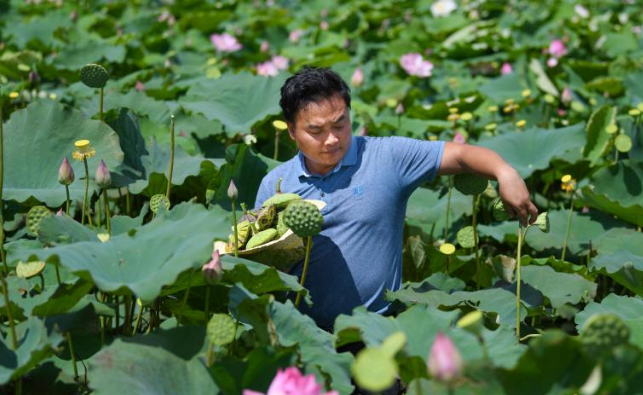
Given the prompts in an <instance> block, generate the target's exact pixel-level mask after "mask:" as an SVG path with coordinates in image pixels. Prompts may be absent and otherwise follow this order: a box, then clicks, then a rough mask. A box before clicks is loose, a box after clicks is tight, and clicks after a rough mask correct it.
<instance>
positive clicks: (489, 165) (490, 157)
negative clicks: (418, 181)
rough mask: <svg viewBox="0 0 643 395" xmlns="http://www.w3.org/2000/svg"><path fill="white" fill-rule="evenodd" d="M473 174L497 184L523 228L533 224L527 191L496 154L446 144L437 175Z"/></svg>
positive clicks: (515, 174) (510, 210)
mask: <svg viewBox="0 0 643 395" xmlns="http://www.w3.org/2000/svg"><path fill="white" fill-rule="evenodd" d="M459 173H474V174H477V175H479V176H482V177H485V178H490V179H495V180H497V181H498V187H499V193H500V198H501V199H502V201H503V203H504V204H505V209H506V210H507V212H508V213H509V215H510V216H511V217H512V218H513V217H515V216H516V215H517V216H518V217H519V218H520V221H521V222H522V224H523V226H527V223H530V224H533V223H534V221H536V217H537V216H538V209H537V208H536V206H535V205H534V204H533V203H532V202H531V199H529V191H528V190H527V186H526V185H525V182H524V181H523V179H522V177H520V174H518V172H517V171H516V169H514V168H513V167H511V166H510V165H509V164H508V163H507V162H505V161H504V160H503V159H502V158H501V157H500V155H498V154H497V153H495V152H493V151H491V150H489V149H487V148H482V147H476V146H474V145H468V144H458V143H451V142H446V143H445V145H444V152H443V154H442V162H441V164H440V170H438V175H446V174H459Z"/></svg>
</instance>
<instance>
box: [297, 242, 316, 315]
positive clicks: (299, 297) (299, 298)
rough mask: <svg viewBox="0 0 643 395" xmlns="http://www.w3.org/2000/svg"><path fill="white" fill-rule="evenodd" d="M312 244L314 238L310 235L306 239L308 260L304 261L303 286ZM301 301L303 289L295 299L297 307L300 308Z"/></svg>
mask: <svg viewBox="0 0 643 395" xmlns="http://www.w3.org/2000/svg"><path fill="white" fill-rule="evenodd" d="M312 246H313V238H312V236H308V240H306V260H305V261H304V270H303V271H302V272H301V281H300V282H299V285H301V286H302V287H303V286H304V283H305V282H306V272H308V262H309V261H310V249H311V247H312ZM300 301H301V291H300V292H298V293H297V298H296V299H295V308H299V302H300Z"/></svg>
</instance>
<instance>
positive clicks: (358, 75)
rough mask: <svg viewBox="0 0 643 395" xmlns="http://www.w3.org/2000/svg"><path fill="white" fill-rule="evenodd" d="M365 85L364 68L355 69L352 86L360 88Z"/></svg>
mask: <svg viewBox="0 0 643 395" xmlns="http://www.w3.org/2000/svg"><path fill="white" fill-rule="evenodd" d="M363 83H364V73H363V72H362V68H361V67H358V68H357V69H355V71H354V72H353V76H352V77H351V85H353V86H354V87H355V88H359V87H360V86H362V84H363Z"/></svg>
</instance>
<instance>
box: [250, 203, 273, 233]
mask: <svg viewBox="0 0 643 395" xmlns="http://www.w3.org/2000/svg"><path fill="white" fill-rule="evenodd" d="M275 217H277V207H276V206H274V205H272V206H268V207H265V208H263V209H262V210H261V212H259V215H258V216H257V221H256V222H255V224H256V226H257V228H258V230H259V231H262V230H264V229H268V228H269V227H271V226H272V223H273V222H274V220H275Z"/></svg>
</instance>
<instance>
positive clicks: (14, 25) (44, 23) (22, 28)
mask: <svg viewBox="0 0 643 395" xmlns="http://www.w3.org/2000/svg"><path fill="white" fill-rule="evenodd" d="M3 19H5V18H4V16H3ZM72 25H73V22H72V20H71V18H69V12H68V11H65V10H50V11H49V12H47V15H46V16H33V17H28V18H25V17H21V16H18V15H15V14H14V15H13V16H11V17H9V18H7V19H5V23H4V27H3V28H2V29H3V36H5V35H6V36H9V37H10V39H9V40H8V41H9V43H13V44H14V45H16V46H17V47H18V48H25V47H26V46H27V44H30V43H32V42H38V43H41V45H44V46H46V47H51V46H53V45H54V44H57V43H61V41H60V39H59V38H58V35H57V34H55V33H56V32H57V31H58V30H59V29H66V28H69V27H71V26H72ZM61 44H62V43H61Z"/></svg>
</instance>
